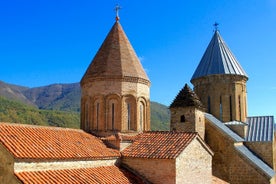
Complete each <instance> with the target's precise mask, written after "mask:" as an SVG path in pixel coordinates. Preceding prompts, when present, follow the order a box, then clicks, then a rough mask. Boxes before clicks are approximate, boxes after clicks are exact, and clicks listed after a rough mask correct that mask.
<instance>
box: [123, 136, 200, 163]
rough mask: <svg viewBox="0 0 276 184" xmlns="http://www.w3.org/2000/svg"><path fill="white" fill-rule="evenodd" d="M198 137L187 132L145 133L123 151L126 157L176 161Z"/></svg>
mask: <svg viewBox="0 0 276 184" xmlns="http://www.w3.org/2000/svg"><path fill="white" fill-rule="evenodd" d="M196 136H197V133H187V132H145V133H142V134H139V135H138V136H137V137H136V140H135V141H134V142H133V144H132V145H130V146H128V147H127V148H126V149H124V150H123V151H122V155H123V156H124V157H137V158H158V159H174V158H176V157H177V156H178V155H179V154H180V153H181V152H182V151H183V150H184V149H185V148H186V146H187V145H188V144H189V143H190V142H191V141H192V140H193V139H194V138H195V137H196Z"/></svg>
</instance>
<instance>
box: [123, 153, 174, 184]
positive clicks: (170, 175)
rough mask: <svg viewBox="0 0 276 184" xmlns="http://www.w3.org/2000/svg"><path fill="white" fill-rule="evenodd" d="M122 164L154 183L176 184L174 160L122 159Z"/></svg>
mask: <svg viewBox="0 0 276 184" xmlns="http://www.w3.org/2000/svg"><path fill="white" fill-rule="evenodd" d="M122 163H123V164H126V165H127V166H128V167H130V168H131V169H133V170H135V171H136V172H138V173H139V174H140V175H142V176H143V177H145V178H146V179H148V180H149V181H150V182H152V183H168V184H169V183H176V172H175V160H174V159H148V158H130V157H124V158H122Z"/></svg>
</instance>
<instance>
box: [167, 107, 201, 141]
mask: <svg viewBox="0 0 276 184" xmlns="http://www.w3.org/2000/svg"><path fill="white" fill-rule="evenodd" d="M170 110H171V124H170V130H171V131H173V130H177V131H183V132H198V134H199V135H200V137H201V138H202V139H204V134H205V117H204V112H202V111H200V110H198V109H196V108H195V107H178V108H175V107H174V108H171V109H170ZM182 115H184V117H185V121H184V122H181V116H182Z"/></svg>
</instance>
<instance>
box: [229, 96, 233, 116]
mask: <svg viewBox="0 0 276 184" xmlns="http://www.w3.org/2000/svg"><path fill="white" fill-rule="evenodd" d="M229 110H230V111H229V112H230V121H233V117H232V96H229Z"/></svg>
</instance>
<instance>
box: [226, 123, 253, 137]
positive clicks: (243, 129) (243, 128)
mask: <svg viewBox="0 0 276 184" xmlns="http://www.w3.org/2000/svg"><path fill="white" fill-rule="evenodd" d="M227 127H229V128H230V129H231V130H232V131H233V132H235V133H236V134H238V135H239V136H240V137H242V138H245V136H246V133H247V129H248V125H246V124H238V125H235V124H234V125H231V124H230V125H227Z"/></svg>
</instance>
